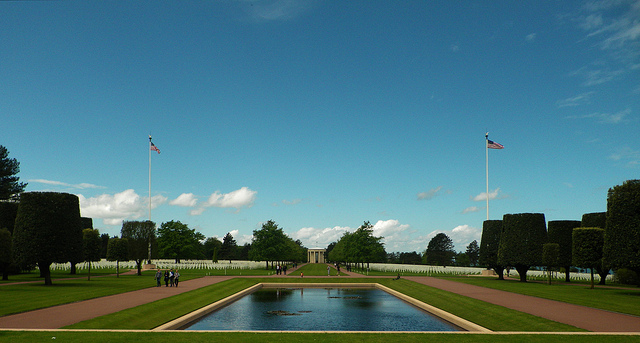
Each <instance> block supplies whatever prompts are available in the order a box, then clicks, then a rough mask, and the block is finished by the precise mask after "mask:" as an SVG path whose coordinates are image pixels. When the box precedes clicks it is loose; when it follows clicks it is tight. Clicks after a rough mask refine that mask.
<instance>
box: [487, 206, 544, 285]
mask: <svg viewBox="0 0 640 343" xmlns="http://www.w3.org/2000/svg"><path fill="white" fill-rule="evenodd" d="M544 243H547V225H546V222H545V219H544V214H542V213H519V214H505V215H504V216H503V217H502V236H501V238H500V248H499V249H498V263H499V264H501V265H504V266H512V267H514V268H515V269H516V270H517V271H518V274H519V275H520V281H521V282H527V271H528V270H529V268H530V267H531V266H539V265H541V264H542V245H543V244H544Z"/></svg>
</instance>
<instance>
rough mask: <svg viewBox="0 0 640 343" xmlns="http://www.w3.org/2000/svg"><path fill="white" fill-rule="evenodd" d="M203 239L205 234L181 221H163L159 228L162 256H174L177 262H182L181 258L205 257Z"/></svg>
mask: <svg viewBox="0 0 640 343" xmlns="http://www.w3.org/2000/svg"><path fill="white" fill-rule="evenodd" d="M201 240H204V235H203V234H201V233H200V232H197V231H196V230H195V229H190V228H189V227H188V226H187V225H186V224H183V223H181V222H180V221H173V220H172V221H170V222H166V223H162V224H161V225H160V228H159V229H158V249H159V250H160V256H162V257H164V258H173V259H175V261H176V263H180V260H181V259H200V258H204V255H203V254H202V251H201V249H200V241H201Z"/></svg>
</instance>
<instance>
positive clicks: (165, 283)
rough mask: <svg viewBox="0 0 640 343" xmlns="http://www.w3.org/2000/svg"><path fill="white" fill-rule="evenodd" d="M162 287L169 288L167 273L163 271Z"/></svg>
mask: <svg viewBox="0 0 640 343" xmlns="http://www.w3.org/2000/svg"><path fill="white" fill-rule="evenodd" d="M164 286H165V287H169V271H168V270H165V271H164Z"/></svg>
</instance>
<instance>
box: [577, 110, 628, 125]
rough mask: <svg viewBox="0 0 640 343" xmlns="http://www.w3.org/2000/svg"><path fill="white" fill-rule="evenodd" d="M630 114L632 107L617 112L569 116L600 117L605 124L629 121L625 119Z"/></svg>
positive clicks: (579, 117)
mask: <svg viewBox="0 0 640 343" xmlns="http://www.w3.org/2000/svg"><path fill="white" fill-rule="evenodd" d="M629 114H631V109H626V110H623V111H620V112H617V113H598V112H596V113H591V114H585V115H581V116H568V117H567V118H569V119H583V118H594V119H598V121H599V122H600V123H605V124H620V123H624V122H627V120H626V119H625V118H626V117H627V116H628V115H629Z"/></svg>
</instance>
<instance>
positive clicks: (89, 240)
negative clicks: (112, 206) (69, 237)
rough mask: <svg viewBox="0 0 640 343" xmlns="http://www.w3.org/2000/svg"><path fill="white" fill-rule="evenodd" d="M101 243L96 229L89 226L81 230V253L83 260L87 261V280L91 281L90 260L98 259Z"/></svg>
mask: <svg viewBox="0 0 640 343" xmlns="http://www.w3.org/2000/svg"><path fill="white" fill-rule="evenodd" d="M101 244H102V241H101V239H100V232H99V231H98V230H95V229H90V228H87V229H84V230H82V254H83V256H84V260H85V261H86V262H89V274H88V275H87V281H91V262H94V261H100V248H101V247H100V246H101Z"/></svg>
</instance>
